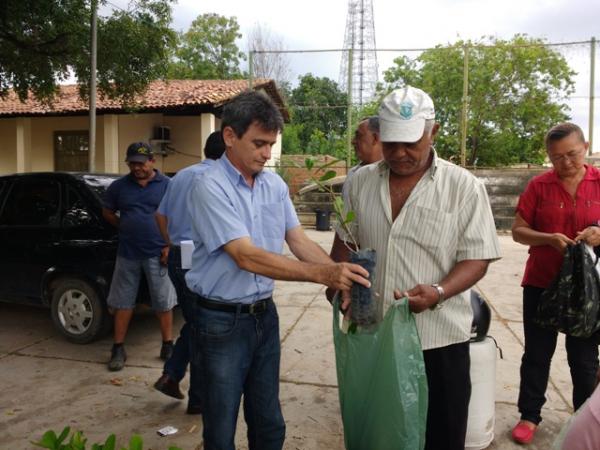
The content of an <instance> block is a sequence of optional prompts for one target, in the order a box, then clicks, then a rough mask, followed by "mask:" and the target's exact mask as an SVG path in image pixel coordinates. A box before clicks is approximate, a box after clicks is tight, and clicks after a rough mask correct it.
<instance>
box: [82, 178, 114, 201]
mask: <svg viewBox="0 0 600 450" xmlns="http://www.w3.org/2000/svg"><path fill="white" fill-rule="evenodd" d="M117 178H119V177H118V176H116V175H115V176H111V175H84V176H83V181H85V184H87V185H88V186H89V187H90V189H91V190H92V191H93V192H94V194H96V195H97V196H98V197H99V198H100V199H101V200H102V199H103V198H104V192H106V189H107V188H108V186H109V185H110V184H111V183H112V182H113V181H115V180H116V179H117Z"/></svg>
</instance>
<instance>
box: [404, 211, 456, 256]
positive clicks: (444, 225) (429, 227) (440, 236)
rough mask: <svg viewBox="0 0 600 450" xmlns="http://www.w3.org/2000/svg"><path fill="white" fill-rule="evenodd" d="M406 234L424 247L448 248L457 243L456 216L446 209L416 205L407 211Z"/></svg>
mask: <svg viewBox="0 0 600 450" xmlns="http://www.w3.org/2000/svg"><path fill="white" fill-rule="evenodd" d="M402 228H403V230H404V233H403V234H404V235H405V237H406V238H408V239H409V240H412V241H414V242H416V243H418V244H419V245H421V246H424V247H430V248H446V247H448V246H450V245H451V244H452V245H455V244H456V242H457V238H458V237H457V235H456V229H457V227H456V216H455V215H454V214H452V213H447V212H445V211H440V210H435V209H430V208H425V207H423V206H414V207H413V208H411V210H410V211H408V212H407V217H406V220H405V222H404V225H403V227H402Z"/></svg>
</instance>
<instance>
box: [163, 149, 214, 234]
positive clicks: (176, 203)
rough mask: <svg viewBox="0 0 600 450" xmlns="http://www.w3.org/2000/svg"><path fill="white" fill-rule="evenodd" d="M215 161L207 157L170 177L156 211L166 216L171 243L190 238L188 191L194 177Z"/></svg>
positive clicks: (190, 224)
mask: <svg viewBox="0 0 600 450" xmlns="http://www.w3.org/2000/svg"><path fill="white" fill-rule="evenodd" d="M215 163H216V161H215V160H214V159H209V158H207V159H205V160H204V161H202V162H201V163H198V164H194V165H192V166H189V167H186V168H185V169H183V170H180V171H179V172H177V175H175V177H173V178H172V179H171V182H170V183H169V187H168V188H167V192H165V196H164V197H163V199H162V201H161V202H160V205H159V206H158V209H157V212H158V213H160V214H162V215H163V216H166V217H167V219H168V221H167V224H168V227H167V230H168V232H169V239H170V240H171V242H172V243H173V244H175V245H180V244H181V241H187V240H191V239H192V222H191V218H190V214H189V211H188V206H187V197H188V193H189V190H190V188H191V187H192V182H193V180H194V177H195V176H196V175H198V174H201V173H202V172H204V171H205V170H206V169H208V168H209V167H212V166H213V165H214V164H215Z"/></svg>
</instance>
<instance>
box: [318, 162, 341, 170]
mask: <svg viewBox="0 0 600 450" xmlns="http://www.w3.org/2000/svg"><path fill="white" fill-rule="evenodd" d="M339 162H343V161H342V160H341V159H334V160H332V161H329V162H328V163H327V164H323V165H322V166H319V170H325V169H327V168H328V167H331V166H333V165H335V164H337V163H339Z"/></svg>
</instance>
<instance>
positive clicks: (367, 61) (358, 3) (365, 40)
mask: <svg viewBox="0 0 600 450" xmlns="http://www.w3.org/2000/svg"><path fill="white" fill-rule="evenodd" d="M344 48H345V49H350V48H351V49H352V50H353V52H352V53H353V57H352V103H353V104H355V105H363V104H365V103H367V102H369V101H370V100H371V99H372V98H373V96H374V95H375V87H376V85H377V74H378V67H377V53H376V51H375V48H376V47H375V21H374V20H373V1H372V0H349V1H348V16H347V18H346V33H345V36H344ZM348 64H349V61H348V52H346V51H345V52H343V53H342V65H341V67H340V87H341V88H342V89H343V90H345V91H347V90H348Z"/></svg>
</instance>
